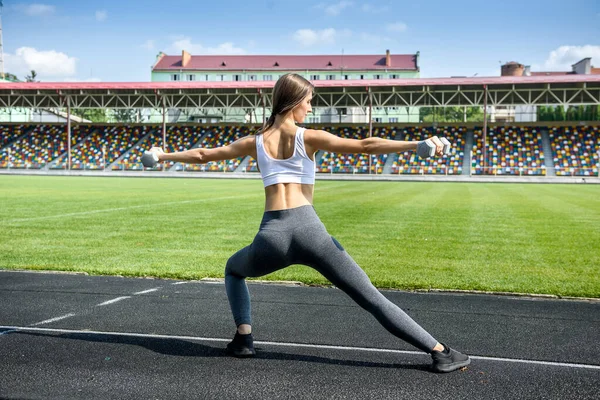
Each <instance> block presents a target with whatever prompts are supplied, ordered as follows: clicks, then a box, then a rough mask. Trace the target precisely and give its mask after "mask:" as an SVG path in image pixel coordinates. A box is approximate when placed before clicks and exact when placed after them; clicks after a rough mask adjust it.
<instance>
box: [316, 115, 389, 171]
mask: <svg viewBox="0 0 600 400" xmlns="http://www.w3.org/2000/svg"><path fill="white" fill-rule="evenodd" d="M324 130H326V131H327V132H329V133H331V134H333V135H336V136H339V137H343V138H349V139H365V138H367V137H368V136H369V127H368V126H367V127H364V126H359V127H328V128H324ZM395 133H396V132H395V130H394V129H393V128H385V127H380V128H373V133H372V136H373V137H380V138H384V139H392V138H393V137H394V135H395ZM369 158H370V160H369ZM387 158H388V154H378V155H368V154H342V153H331V152H328V151H325V152H323V155H322V156H321V159H320V161H319V164H318V165H317V166H316V170H317V172H321V173H333V174H338V173H342V174H368V173H369V162H370V165H371V167H370V171H371V173H372V174H375V173H377V174H381V173H383V166H384V165H385V162H386V161H387Z"/></svg>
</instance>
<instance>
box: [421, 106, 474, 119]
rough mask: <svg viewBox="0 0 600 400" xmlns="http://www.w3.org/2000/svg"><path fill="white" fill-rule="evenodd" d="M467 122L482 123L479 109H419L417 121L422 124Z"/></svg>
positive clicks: (458, 107)
mask: <svg viewBox="0 0 600 400" xmlns="http://www.w3.org/2000/svg"><path fill="white" fill-rule="evenodd" d="M465 117H466V119H467V122H481V121H483V110H482V108H481V107H460V106H457V107H443V108H438V107H421V108H420V109H419V120H420V121H423V122H464V121H465Z"/></svg>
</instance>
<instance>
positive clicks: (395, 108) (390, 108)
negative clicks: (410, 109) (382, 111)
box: [388, 107, 398, 111]
mask: <svg viewBox="0 0 600 400" xmlns="http://www.w3.org/2000/svg"><path fill="white" fill-rule="evenodd" d="M388 110H390V111H398V107H388Z"/></svg>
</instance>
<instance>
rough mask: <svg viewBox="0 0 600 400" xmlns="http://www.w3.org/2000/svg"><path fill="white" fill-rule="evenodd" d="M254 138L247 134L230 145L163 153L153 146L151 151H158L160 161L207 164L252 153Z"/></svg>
mask: <svg viewBox="0 0 600 400" xmlns="http://www.w3.org/2000/svg"><path fill="white" fill-rule="evenodd" d="M253 138H254V136H246V137H243V138H241V139H238V140H236V141H235V142H233V143H231V144H230V145H227V146H221V147H214V148H209V149H207V148H202V147H198V148H194V149H189V150H184V151H176V152H173V153H163V152H162V149H161V148H160V147H153V148H152V149H150V151H151V152H155V153H156V155H157V156H158V162H162V161H174V162H182V163H187V164H205V163H207V162H210V161H221V160H230V159H232V158H238V157H244V156H248V155H252V152H251V151H252V149H253V148H254V146H255V144H254V140H252V139H253Z"/></svg>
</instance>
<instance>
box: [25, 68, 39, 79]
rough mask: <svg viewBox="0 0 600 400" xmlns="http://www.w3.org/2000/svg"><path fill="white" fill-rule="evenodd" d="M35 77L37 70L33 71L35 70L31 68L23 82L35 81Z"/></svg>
mask: <svg viewBox="0 0 600 400" xmlns="http://www.w3.org/2000/svg"><path fill="white" fill-rule="evenodd" d="M35 78H37V72H35V70H33V69H32V70H31V75H27V76H26V77H25V82H37V81H36V80H35Z"/></svg>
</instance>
